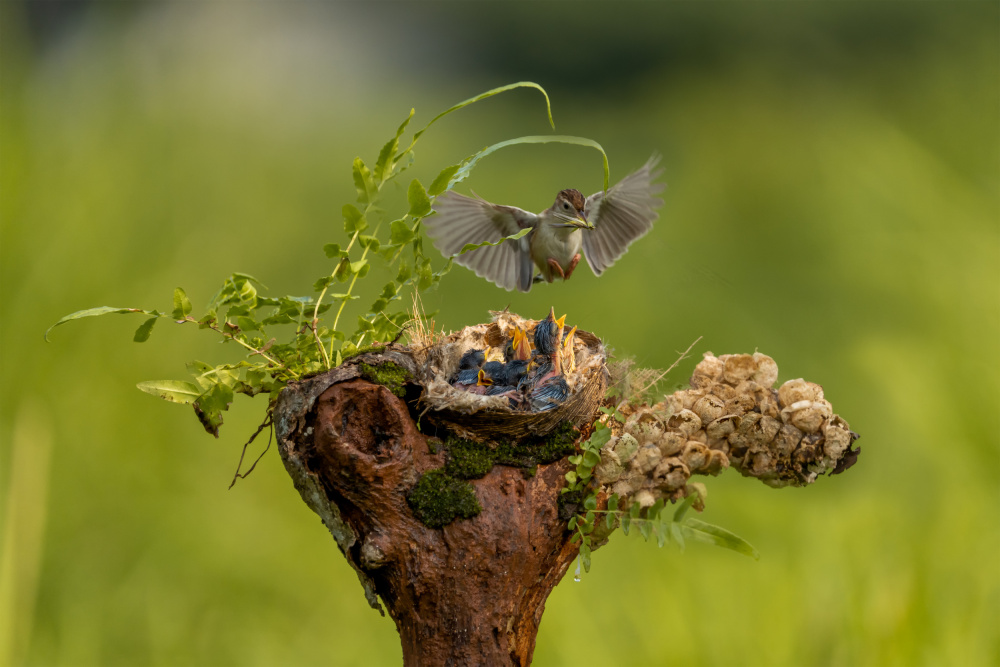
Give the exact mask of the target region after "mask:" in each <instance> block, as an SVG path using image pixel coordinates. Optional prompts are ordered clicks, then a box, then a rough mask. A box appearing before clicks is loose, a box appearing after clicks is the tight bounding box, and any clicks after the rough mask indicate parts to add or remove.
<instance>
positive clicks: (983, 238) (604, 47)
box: [0, 1, 1000, 666]
mask: <svg viewBox="0 0 1000 667" xmlns="http://www.w3.org/2000/svg"><path fill="white" fill-rule="evenodd" d="M57 5H59V3H13V2H12V3H4V4H3V5H0V19H2V22H0V31H2V37H3V39H2V43H0V49H2V51H0V56H2V58H0V67H2V70H0V75H2V88H3V92H2V94H0V215H2V217H0V222H2V227H0V256H2V261H0V290H2V292H0V369H2V375H3V382H2V386H0V466H2V468H0V485H2V486H0V503H3V506H2V507H0V510H2V513H0V517H3V518H2V519H0V521H3V522H4V525H3V526H2V533H0V534H2V535H3V536H4V537H3V546H2V551H0V554H2V560H0V661H2V660H6V661H7V662H10V663H11V664H18V665H20V664H25V665H134V664H146V665H177V664H190V665H217V664H232V665H237V664H238V665H276V664H282V665H292V664H294V665H313V664H316V665H318V664H331V663H332V664H338V665H372V664H377V665H380V664H389V665H392V664H398V663H399V660H400V649H399V645H398V640H397V638H396V634H395V630H394V628H393V625H392V622H391V621H390V620H388V619H383V618H381V617H379V616H378V614H376V613H375V612H373V611H371V610H370V609H368V607H367V605H366V603H365V602H364V599H363V596H362V593H361V589H360V587H359V585H358V583H357V580H356V577H355V576H354V574H353V573H352V571H351V570H350V568H349V567H348V566H347V565H346V563H344V562H343V559H342V558H341V557H340V555H339V553H338V552H337V549H336V546H335V544H334V542H333V541H332V540H331V539H330V537H329V535H328V534H327V533H326V531H325V530H324V529H323V527H322V526H321V524H320V522H319V520H318V519H317V518H316V517H315V516H314V515H313V514H312V513H311V512H310V511H309V510H308V509H307V508H306V507H305V506H304V505H303V504H302V502H301V500H300V499H299V498H298V495H297V494H296V493H295V492H294V490H293V488H292V486H291V484H290V482H289V479H288V477H287V475H286V474H285V472H284V470H283V469H282V466H281V464H280V461H279V458H278V456H277V455H276V453H275V452H270V453H269V454H268V455H267V456H266V457H265V458H264V460H263V461H262V463H261V465H260V466H258V469H257V471H256V472H255V473H254V474H253V475H252V476H251V477H250V478H249V479H248V480H245V481H243V482H242V483H240V484H238V485H237V486H236V487H235V488H234V489H233V490H231V491H227V489H226V487H227V485H228V482H229V479H230V476H231V474H232V471H233V468H234V466H235V464H236V459H237V457H238V454H239V448H240V445H241V444H242V443H243V441H244V439H245V438H246V436H247V435H248V434H249V433H250V432H252V430H253V428H254V427H255V426H256V424H257V423H258V422H259V420H260V419H261V416H262V410H263V408H264V405H263V402H262V400H258V401H257V402H254V401H248V400H242V399H241V401H238V402H237V403H236V404H235V405H234V408H233V410H232V411H231V412H230V414H229V415H228V416H227V418H226V424H225V426H224V427H223V429H222V437H221V438H220V439H219V440H218V441H214V440H212V439H211V438H210V437H209V436H207V435H205V434H204V432H202V431H201V429H200V426H199V425H198V424H197V422H196V420H195V419H194V418H193V415H191V414H190V413H189V411H188V409H187V408H182V407H178V406H174V405H169V404H166V403H163V402H160V401H156V400H154V399H153V398H152V397H150V396H147V395H145V394H141V393H140V392H138V391H136V390H135V389H133V387H134V384H135V383H136V382H137V381H140V380H148V379H166V378H177V379H181V378H183V377H184V375H185V372H184V368H183V364H184V362H186V361H187V360H189V359H204V360H207V361H215V360H222V359H226V358H235V353H234V351H233V350H230V349H229V347H230V346H226V347H220V346H219V344H218V343H217V342H216V340H215V338H214V337H213V336H210V335H208V334H206V333H203V332H199V331H197V330H194V329H189V328H186V327H185V328H181V327H175V328H173V329H171V328H170V327H168V326H166V325H164V324H162V323H161V324H160V326H159V327H157V330H156V331H154V333H153V336H152V338H151V339H150V341H149V342H147V343H145V344H143V345H136V344H133V343H132V342H131V335H132V330H133V328H134V327H135V326H137V325H138V324H139V322H140V321H141V320H139V319H138V318H137V319H134V320H133V319H128V320H127V319H125V318H105V319H103V320H93V321H87V322H80V323H73V324H70V325H67V326H66V327H62V328H60V329H59V330H57V331H56V332H54V335H53V339H54V340H53V342H52V343H51V344H48V345H46V344H45V343H43V341H42V335H41V334H42V332H43V331H44V330H45V328H46V327H47V326H48V325H50V324H51V323H52V322H53V321H55V320H56V319H58V318H59V317H60V316H62V315H63V314H66V313H68V312H71V311H74V310H78V309H81V308H86V307H90V306H95V305H112V306H138V307H146V308H160V309H161V310H163V309H165V308H169V307H170V295H171V291H172V289H173V288H174V287H175V286H178V285H180V286H183V287H184V288H185V289H186V290H187V292H188V295H189V296H190V297H191V298H192V301H193V302H194V303H195V308H196V310H197V309H198V308H199V307H200V306H201V305H202V304H204V303H205V302H206V301H207V300H208V298H209V297H210V296H211V294H212V293H213V292H214V291H215V289H216V288H217V286H218V285H219V284H221V281H222V279H223V278H224V277H225V276H226V275H228V274H229V273H231V272H232V271H245V272H248V273H251V274H253V275H256V276H257V277H258V278H260V279H261V280H262V281H263V282H264V283H266V284H267V285H268V286H269V287H270V288H271V291H270V293H272V294H287V293H291V294H305V293H308V290H309V286H310V285H311V283H312V281H313V280H314V279H315V278H316V277H318V276H320V275H324V274H325V273H327V272H328V270H329V265H328V260H326V259H325V257H324V255H323V253H322V250H321V247H322V244H324V243H327V242H338V241H340V240H341V239H342V238H343V231H342V226H341V221H340V214H339V211H340V208H341V206H342V205H343V204H344V203H346V202H348V201H350V200H351V199H352V198H353V189H352V185H351V179H350V164H351V161H352V160H353V158H354V157H355V156H356V155H361V156H362V157H364V158H365V159H366V160H369V161H373V160H374V157H375V155H376V153H377V151H378V149H379V147H380V146H381V144H382V143H383V142H384V141H385V139H386V138H388V136H390V135H391V133H392V132H393V130H394V129H395V127H396V125H397V124H398V122H399V121H400V120H401V119H402V118H403V117H405V114H406V113H407V112H408V110H409V108H410V107H411V106H413V107H416V108H417V114H418V116H417V119H416V121H415V123H416V124H417V126H420V125H421V124H422V122H421V121H423V122H426V121H427V120H429V119H430V118H431V117H432V116H433V115H434V114H436V113H437V112H438V111H440V110H442V109H444V108H446V107H447V106H449V105H450V104H452V103H454V102H456V101H458V100H461V99H464V98H466V97H469V96H471V95H473V94H476V93H478V92H480V91H483V90H486V89H488V88H491V87H494V86H497V85H502V84H504V83H508V82H511V81H516V80H521V79H530V80H534V81H537V82H539V83H541V84H542V85H543V86H545V87H546V88H547V89H548V90H549V92H550V94H551V96H552V102H553V111H554V114H555V120H556V128H557V131H558V132H559V133H561V134H577V135H583V136H587V137H591V138H593V139H595V140H597V141H599V142H601V143H602V144H603V145H604V147H605V148H606V149H607V151H608V154H609V156H610V159H611V168H612V180H617V178H620V177H621V176H623V175H625V174H626V173H627V172H628V171H630V170H632V169H634V168H636V167H638V166H639V165H641V164H642V162H643V161H645V159H646V158H647V157H648V156H649V155H650V154H651V153H653V152H658V153H660V154H662V155H663V166H664V167H665V176H664V179H665V180H666V182H667V183H668V189H667V191H666V193H665V195H664V199H665V201H666V204H665V206H664V208H663V211H662V214H661V218H660V221H659V222H658V223H657V225H656V227H655V229H654V230H653V232H651V233H650V234H649V235H648V236H647V237H645V238H644V239H643V240H642V241H641V242H639V243H637V244H636V245H635V246H633V248H632V249H631V251H630V252H629V253H628V255H626V256H625V257H624V258H623V260H622V261H621V262H620V263H619V264H618V265H616V266H615V267H614V268H612V269H611V270H609V271H608V272H607V273H606V274H605V276H603V277H602V278H600V279H596V278H594V276H593V275H592V274H590V273H589V271H587V270H586V269H581V272H579V273H577V274H576V275H574V277H573V280H572V281H570V282H568V283H565V284H553V285H543V286H541V287H538V288H536V289H534V290H532V292H531V293H529V294H526V295H523V294H517V293H514V294H510V293H506V292H502V291H500V290H498V289H496V288H495V287H493V286H492V285H489V284H487V283H486V282H485V281H481V280H478V279H476V278H475V277H474V276H473V275H472V274H471V273H469V272H467V271H465V270H464V269H462V268H458V267H457V268H455V269H454V271H453V272H452V273H451V274H449V276H447V277H446V279H445V280H444V282H443V283H442V285H441V287H440V289H439V290H437V291H435V292H431V293H428V294H427V295H426V297H425V302H426V305H427V308H428V310H440V315H439V316H438V322H439V324H441V325H442V326H444V327H446V328H459V327H461V326H464V325H466V324H471V323H475V322H479V321H482V320H483V319H484V318H485V317H486V310H487V309H489V308H503V307H504V306H506V305H508V304H509V305H510V307H511V308H512V309H514V310H515V311H517V312H520V313H522V314H524V315H526V316H531V317H538V316H541V315H543V314H544V313H545V312H547V311H548V308H549V306H550V305H554V306H555V307H556V310H557V311H559V312H560V313H562V312H567V313H569V320H570V321H572V322H573V323H576V324H579V325H580V326H581V327H582V328H585V329H588V330H592V331H595V332H597V333H599V334H600V335H602V336H604V337H605V338H606V339H607V340H608V341H609V343H610V345H611V346H613V347H614V349H615V350H616V351H617V352H618V353H620V354H623V355H633V356H635V357H636V358H637V360H638V362H639V363H641V364H644V365H652V366H660V367H666V366H667V365H669V364H670V363H671V362H672V361H673V360H674V358H675V357H676V351H678V350H683V349H684V348H686V347H687V345H688V344H689V343H690V342H691V341H692V340H694V339H695V338H696V337H698V336H704V338H703V339H702V341H701V343H700V344H699V346H698V348H697V351H698V352H702V351H705V350H712V351H713V352H715V353H719V354H721V353H728V352H752V351H754V350H755V349H759V350H760V351H762V352H766V353H768V354H770V355H772V356H774V358H775V359H776V360H777V362H778V365H779V367H780V369H781V379H782V380H784V379H789V378H795V377H805V378H807V379H810V380H813V381H816V382H819V383H821V384H822V385H823V386H824V388H825V390H826V395H827V398H829V399H830V400H831V401H832V402H833V405H834V408H835V410H836V411H838V412H839V413H840V414H842V415H843V416H844V417H845V418H846V419H847V420H848V421H849V422H850V424H851V426H852V428H854V429H855V430H856V431H858V432H860V433H861V434H862V440H861V441H860V443H859V444H861V445H862V448H863V455H862V456H861V458H860V461H859V463H858V465H857V466H856V467H855V468H853V469H851V470H850V472H849V474H846V475H843V476H841V477H835V478H832V479H823V480H820V481H819V482H818V483H817V484H816V485H815V486H813V487H811V488H808V489H785V490H780V491H778V490H774V489H769V488H766V487H764V486H763V485H761V484H758V483H756V482H754V481H753V480H747V479H743V478H740V477H739V476H738V475H737V474H735V473H732V472H730V473H727V474H726V475H723V476H722V477H720V478H717V479H711V480H709V481H708V487H709V491H710V497H709V501H708V508H707V510H706V512H705V517H704V518H705V519H706V520H708V521H711V522H713V523H717V524H719V525H722V526H725V527H727V528H729V529H731V530H733V531H735V532H737V533H738V534H740V535H742V536H744V537H745V538H747V539H748V540H749V541H750V542H752V543H753V544H754V545H755V546H756V547H757V548H758V549H759V550H760V551H761V553H762V559H761V560H760V561H759V562H754V561H752V560H749V559H746V558H744V557H741V556H738V555H736V554H734V553H730V552H725V551H722V550H719V549H712V548H709V547H704V546H701V545H692V546H691V547H690V548H689V549H688V550H687V551H686V552H685V553H683V554H682V553H679V552H677V551H673V550H668V549H664V550H659V549H657V548H656V547H655V545H650V544H645V543H643V542H642V541H641V540H639V539H636V538H624V537H622V536H616V538H615V539H613V540H612V542H611V543H610V544H609V545H608V546H607V547H605V548H603V549H601V550H600V551H598V552H597V553H596V554H595V556H594V568H593V570H592V572H591V574H590V575H587V576H585V577H584V578H583V580H582V581H581V582H580V583H574V582H573V581H572V577H568V578H567V579H566V580H565V581H564V582H563V583H562V584H560V586H559V587H558V588H557V589H556V590H555V592H554V594H553V595H552V597H551V598H550V600H549V602H548V604H547V610H546V614H545V618H544V621H543V623H542V626H541V631H540V634H539V636H538V646H537V650H536V663H537V664H539V665H556V664H621V665H654V664H685V665H735V664H740V665H827V664H829V665H958V666H965V665H970V666H971V665H989V664H997V663H1000V562H998V560H1000V556H998V554H1000V522H998V520H997V516H996V510H997V507H998V501H1000V493H998V491H1000V436H998V433H1000V416H998V415H1000V409H998V408H1000V381H998V375H997V369H998V368H1000V224H998V223H1000V191H998V183H1000V125H998V118H1000V113H998V112H1000V9H998V5H997V4H996V3H995V2H972V1H970V2H958V3H942V2H934V3H917V2H898V3H828V4H821V3H789V2H759V3H726V2H719V3H652V2H649V3H615V4H614V5H613V6H612V5H610V4H605V3H573V4H572V5H570V4H568V3H514V4H504V5H496V4H492V3H469V4H462V3H416V2H413V3H368V4H361V3H357V4H337V5H325V4H323V5H321V4H320V3H313V2H299V3H277V2H271V3H266V2H260V3H249V2H247V3H224V2H218V3H214V2H213V3H185V2H175V3H166V2H165V3H159V2H146V3H137V4H135V5H126V4H124V3H113V4H107V5H105V4H100V3H78V4H74V3H62V11H59V10H58V7H56V6H57ZM52 7H56V9H52ZM546 131H548V130H547V123H546V121H545V116H544V112H543V107H542V105H541V102H540V99H539V97H538V95H537V93H535V92H533V91H520V92H515V93H508V94H505V95H503V96H501V97H499V98H495V99H492V100H489V101H487V102H485V103H482V104H480V105H476V106H475V107H472V108H470V109H466V110H464V111H463V112H461V113H459V114H455V115H453V116H450V117H449V118H448V119H446V120H445V121H442V123H441V124H439V125H436V126H435V127H434V128H433V129H432V130H431V131H430V132H429V133H428V134H427V135H425V137H424V139H423V140H422V142H421V144H420V147H419V148H418V152H417V159H418V161H417V164H416V166H415V167H414V168H413V171H412V173H413V175H414V176H416V177H419V178H421V179H422V180H423V181H424V182H425V183H427V182H429V180H430V179H431V178H433V175H434V174H435V173H436V172H437V170H438V169H440V168H441V167H443V166H445V165H447V164H452V163H454V162H456V161H458V160H459V159H461V158H463V157H465V156H466V155H468V154H470V153H472V152H474V151H475V150H477V149H479V148H481V147H483V146H485V145H487V144H489V143H492V142H495V141H499V140H502V139H506V138H510V137H512V136H519V135H523V134H540V133H544V132H546ZM600 177H601V175H600V163H599V159H598V158H597V157H596V156H595V154H593V151H589V150H586V149H583V148H574V147H559V146H542V147H521V148H515V149H511V150H509V151H506V152H501V153H498V154H497V155H495V156H492V157H490V158H489V159H487V160H485V161H484V162H483V163H482V164H481V166H480V167H478V168H477V171H476V172H475V174H474V176H473V178H472V179H471V180H470V181H469V182H468V183H467V184H465V185H464V186H463V187H464V188H471V189H474V190H475V191H476V192H477V193H479V194H480V195H482V196H484V197H486V198H487V199H490V200H492V201H498V202H504V203H510V204H514V205H518V206H521V207H522V208H527V209H531V210H541V209H542V208H544V207H546V206H548V205H550V204H551V200H552V198H553V195H554V193H555V192H556V191H557V190H559V189H561V188H564V187H577V188H579V189H581V190H584V191H585V192H590V191H594V190H596V189H597V188H598V187H599V184H600ZM404 180H406V179H404ZM466 191H467V190H466ZM372 282H377V281H372ZM380 285H381V283H378V286H380ZM366 298H367V297H366ZM363 302H364V300H363ZM695 361H696V359H692V360H690V361H688V362H685V363H684V364H682V366H681V368H680V369H679V370H678V371H677V372H676V373H675V374H674V375H673V376H672V378H671V382H672V383H673V385H680V384H682V383H683V382H684V381H685V379H686V377H687V376H688V375H689V374H690V371H691V369H692V368H693V365H694V363H695Z"/></svg>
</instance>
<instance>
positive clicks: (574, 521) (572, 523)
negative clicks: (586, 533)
mask: <svg viewBox="0 0 1000 667" xmlns="http://www.w3.org/2000/svg"><path fill="white" fill-rule="evenodd" d="M579 522H580V517H578V516H577V515H575V514H574V515H573V516H571V517H570V518H569V523H568V524H566V527H567V528H569V529H570V530H573V529H575V528H576V526H577V524H578V523H579Z"/></svg>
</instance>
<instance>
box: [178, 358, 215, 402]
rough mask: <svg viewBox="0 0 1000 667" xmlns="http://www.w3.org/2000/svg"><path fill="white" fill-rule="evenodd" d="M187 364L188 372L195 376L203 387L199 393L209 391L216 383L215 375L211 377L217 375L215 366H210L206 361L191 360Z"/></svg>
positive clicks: (196, 380) (195, 379)
mask: <svg viewBox="0 0 1000 667" xmlns="http://www.w3.org/2000/svg"><path fill="white" fill-rule="evenodd" d="M185 366H186V368H187V370H188V373H190V374H191V375H193V376H194V381H195V382H197V383H198V386H199V387H201V391H200V392H198V393H199V394H202V393H204V392H206V391H208V390H209V389H211V387H212V385H213V384H215V379H214V377H210V376H214V375H215V368H213V367H212V366H209V365H208V364H206V363H205V362H204V361H189V362H188V363H187V364H185Z"/></svg>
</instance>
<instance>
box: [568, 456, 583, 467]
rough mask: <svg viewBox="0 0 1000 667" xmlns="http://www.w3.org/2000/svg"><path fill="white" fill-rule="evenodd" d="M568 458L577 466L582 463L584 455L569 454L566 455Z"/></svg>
mask: <svg viewBox="0 0 1000 667" xmlns="http://www.w3.org/2000/svg"><path fill="white" fill-rule="evenodd" d="M566 460H567V461H569V462H570V463H572V464H573V465H575V466H578V465H580V464H581V463H583V457H582V456H581V455H579V454H573V455H572V456H568V457H566Z"/></svg>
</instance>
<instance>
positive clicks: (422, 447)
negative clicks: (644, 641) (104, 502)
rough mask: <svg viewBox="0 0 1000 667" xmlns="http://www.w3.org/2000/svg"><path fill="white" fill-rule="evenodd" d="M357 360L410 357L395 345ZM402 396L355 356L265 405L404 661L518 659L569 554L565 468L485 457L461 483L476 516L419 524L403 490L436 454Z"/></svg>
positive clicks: (296, 476) (289, 465)
mask: <svg viewBox="0 0 1000 667" xmlns="http://www.w3.org/2000/svg"><path fill="white" fill-rule="evenodd" d="M366 356H368V357H370V359H369V361H371V362H372V363H381V362H383V361H391V362H392V363H395V364H397V365H399V366H402V367H404V368H407V367H408V365H412V363H413V362H412V360H411V359H410V358H409V357H408V356H407V355H405V354H400V353H398V352H391V351H389V352H385V353H384V354H379V355H366ZM408 398H410V400H409V401H408V400H407V398H400V397H398V396H396V395H394V394H393V392H392V391H390V389H389V388H387V387H385V386H382V385H379V384H374V383H372V382H370V381H368V380H365V379H363V378H361V377H360V373H359V371H358V367H357V365H346V366H342V367H340V368H336V369H334V370H332V371H329V372H327V373H325V374H323V375H320V376H316V377H314V378H312V379H310V380H308V381H306V382H303V383H299V384H296V385H291V386H289V387H288V388H286V389H285V390H284V392H283V394H282V396H281V398H280V399H279V402H278V404H277V406H276V408H275V412H274V416H275V425H276V430H277V435H278V443H279V448H280V451H281V456H282V460H283V461H284V463H285V466H286V469H287V470H288V472H289V474H290V475H291V477H292V479H293V481H294V482H295V486H296V488H297V489H298V490H299V492H300V494H301V495H302V498H303V500H305V502H306V503H307V504H308V505H309V506H310V507H311V508H312V509H313V510H314V511H316V512H317V513H318V514H319V515H320V517H322V519H323V521H324V523H325V524H326V526H327V528H328V529H329V530H330V532H331V534H332V535H333V537H334V538H335V539H336V541H337V544H338V545H339V547H340V549H341V551H342V552H343V554H344V556H345V557H346V559H347V561H348V562H349V563H350V564H351V566H352V567H353V568H354V569H355V570H356V571H357V573H358V577H359V579H360V580H361V583H362V585H363V586H364V588H365V594H366V596H367V598H368V601H369V603H370V604H371V605H372V606H373V607H375V608H377V609H380V611H381V608H380V605H379V599H381V601H382V602H383V603H384V604H385V607H386V609H387V610H388V613H389V615H390V616H391V617H392V619H393V620H394V621H395V623H396V628H397V630H398V631H399V635H400V639H401V641H402V648H403V659H404V664H405V665H483V664H489V665H505V664H510V665H527V664H529V663H530V662H531V657H532V653H533V651H534V647H535V637H536V634H537V632H538V626H539V623H540V621H541V618H542V611H543V609H544V607H545V601H546V599H547V598H548V596H549V594H550V593H551V592H552V589H553V588H554V587H555V585H556V584H557V583H558V582H559V580H560V579H561V578H562V577H563V575H565V573H566V571H567V569H568V568H569V566H570V565H571V564H572V562H573V560H574V558H575V557H576V555H577V553H578V547H577V545H576V544H572V543H571V542H570V540H569V538H570V535H571V534H570V533H569V532H568V531H567V530H566V523H565V519H563V518H560V516H559V510H558V502H557V501H558V498H559V491H560V489H561V488H562V487H563V486H564V484H565V482H564V475H565V474H566V472H567V471H569V470H570V469H572V467H573V466H571V465H570V464H569V463H568V462H567V461H566V460H565V459H561V460H559V461H557V462H555V463H551V464H548V465H539V466H538V467H537V470H535V471H534V472H533V473H532V472H530V471H528V470H525V469H521V468H514V467H507V466H503V465H496V466H494V467H493V468H492V470H491V471H490V472H489V473H488V474H487V475H486V476H485V477H483V478H481V479H478V480H473V481H472V482H471V484H472V485H473V487H474V489H475V493H476V496H477V498H478V500H479V503H480V504H481V506H482V512H481V513H480V514H478V515H477V516H475V517H473V518H471V519H461V520H457V521H454V522H452V523H450V524H448V525H445V526H444V527H442V528H429V527H427V526H425V525H424V524H422V523H421V522H420V521H419V520H418V519H417V518H416V517H415V516H414V514H413V512H412V511H411V510H410V507H409V506H408V503H407V499H406V497H407V494H408V493H409V492H410V491H411V490H412V489H413V487H414V485H415V484H416V483H417V481H418V479H419V478H420V476H421V475H422V474H423V473H424V472H427V471H429V470H432V469H435V468H440V467H441V466H443V465H444V456H445V454H444V453H443V452H442V451H439V450H437V449H435V447H434V446H433V442H431V441H430V440H431V439H430V438H429V437H428V436H427V435H425V434H424V433H422V432H421V431H420V430H419V429H418V426H417V422H416V419H415V417H416V416H417V415H416V406H415V402H414V401H413V400H412V399H413V398H414V397H413V396H412V395H411V396H410V397H408ZM422 425H423V426H424V427H425V428H427V423H426V421H425V422H424V423H423V424H422Z"/></svg>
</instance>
